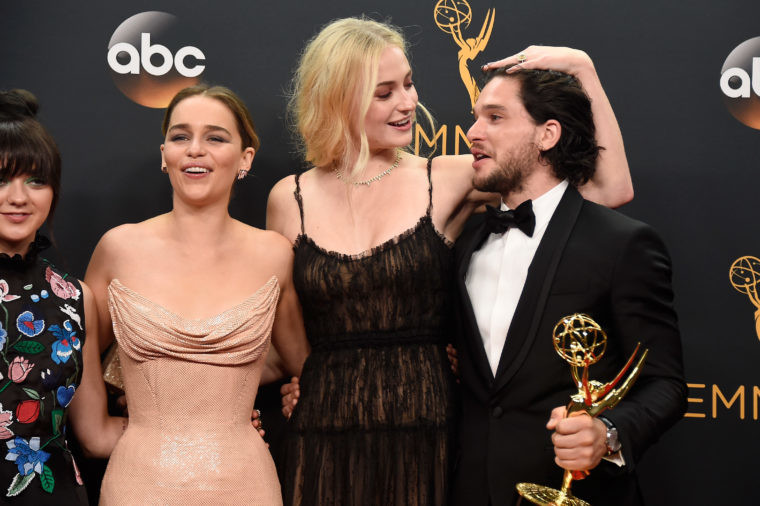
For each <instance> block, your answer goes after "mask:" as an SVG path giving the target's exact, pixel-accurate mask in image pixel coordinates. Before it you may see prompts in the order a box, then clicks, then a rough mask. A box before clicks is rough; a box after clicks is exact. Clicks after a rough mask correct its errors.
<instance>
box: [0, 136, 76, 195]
mask: <svg viewBox="0 0 760 506" xmlns="http://www.w3.org/2000/svg"><path fill="white" fill-rule="evenodd" d="M19 175H30V176H34V177H37V178H40V179H42V180H43V181H45V183H46V184H49V185H51V186H57V184H56V183H58V182H59V181H60V178H61V155H60V153H59V152H58V147H57V146H56V145H55V141H53V139H52V137H50V134H48V133H47V132H46V131H45V130H43V129H42V128H39V124H38V123H37V122H36V121H18V122H16V121H14V122H8V123H0V177H2V178H3V179H10V178H13V177H16V176H19Z"/></svg>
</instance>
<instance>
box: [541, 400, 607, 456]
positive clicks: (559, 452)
mask: <svg viewBox="0 0 760 506" xmlns="http://www.w3.org/2000/svg"><path fill="white" fill-rule="evenodd" d="M555 413H556V414H559V412H558V410H556V409H555V410H554V411H552V417H553V418H552V420H554V419H555V418H554V416H555ZM573 415H575V413H574V414H573ZM605 442H606V428H605V426H604V423H602V422H601V421H600V420H597V419H596V418H591V417H590V416H588V415H586V414H585V413H581V415H580V416H570V417H568V418H561V419H559V420H557V422H556V424H555V429H554V434H552V443H553V444H554V455H555V462H556V463H557V465H558V466H560V467H562V468H564V469H568V470H588V469H593V468H594V467H596V466H597V465H599V462H600V461H601V459H602V457H603V456H604V455H605V454H606V452H607V446H606V444H605Z"/></svg>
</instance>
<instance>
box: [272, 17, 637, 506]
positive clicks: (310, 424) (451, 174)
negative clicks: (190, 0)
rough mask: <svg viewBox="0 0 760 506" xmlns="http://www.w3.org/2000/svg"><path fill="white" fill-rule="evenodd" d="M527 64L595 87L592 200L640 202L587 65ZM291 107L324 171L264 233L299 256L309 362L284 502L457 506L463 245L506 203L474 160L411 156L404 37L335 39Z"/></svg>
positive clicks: (385, 28) (292, 180)
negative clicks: (458, 263) (482, 185)
mask: <svg viewBox="0 0 760 506" xmlns="http://www.w3.org/2000/svg"><path fill="white" fill-rule="evenodd" d="M521 60H522V66H523V68H546V67H549V68H553V69H556V70H560V71H563V72H566V73H571V74H573V75H575V76H576V77H578V78H579V79H580V80H581V81H582V83H583V84H584V86H585V89H586V91H587V92H588V94H589V95H590V96H591V98H592V99H593V103H594V113H595V117H596V126H597V132H598V140H599V143H600V145H603V146H604V147H605V148H606V151H605V152H604V155H603V156H602V157H600V158H601V161H600V164H599V165H600V166H599V170H598V171H597V175H596V176H595V178H594V179H593V180H592V181H590V182H589V183H588V184H587V185H585V186H584V187H582V188H581V192H582V193H584V195H585V196H586V197H587V198H590V199H591V200H596V201H597V202H601V203H604V204H607V205H620V204H622V203H624V202H625V201H626V200H628V199H630V198H631V183H630V177H629V174H628V168H627V162H626V159H625V152H624V149H623V144H622V138H621V135H620V131H619V129H618V127H617V123H616V121H615V118H614V114H613V112H612V109H611V107H610V105H609V102H608V101H607V99H606V97H605V95H604V92H603V90H602V88H601V85H600V84H599V81H598V78H597V77H596V74H595V71H594V68H593V65H592V63H591V61H590V59H589V58H588V56H586V55H585V53H582V52H580V51H575V50H571V49H567V48H544V47H529V48H527V49H526V50H525V51H524V57H521ZM516 61H517V58H516V57H511V58H507V59H505V60H502V61H501V62H497V63H496V64H494V65H503V64H505V63H510V62H516ZM290 105H291V111H292V115H293V118H294V123H295V125H296V127H297V130H298V134H299V136H300V138H301V140H302V144H303V152H304V157H305V159H306V160H307V161H308V162H309V163H311V164H312V165H313V168H311V169H310V170H308V171H306V172H304V173H303V174H300V175H296V176H289V177H286V178H285V179H283V180H281V181H280V182H278V183H277V185H276V186H275V187H274V188H273V189H272V192H271V194H270V197H269V204H268V210H267V227H268V228H270V229H272V230H275V231H278V232H280V233H281V234H283V235H284V236H285V237H287V238H288V239H289V240H290V241H291V242H292V243H293V247H294V251H295V259H294V272H293V278H294V284H295V286H296V290H297V291H298V295H299V297H300V300H301V304H302V306H303V315H304V322H305V326H306V332H307V336H308V339H309V342H310V344H311V348H312V351H311V355H310V356H309V358H308V359H307V360H306V362H305V364H304V367H303V373H302V376H301V378H300V393H299V394H295V395H300V397H298V404H297V407H296V409H294V411H293V413H292V417H291V420H290V427H291V434H290V437H289V439H288V441H287V443H286V451H285V453H286V455H285V459H286V460H285V466H286V467H285V471H284V478H283V489H284V502H285V504H304V505H312V504H320V505H322V504H324V505H326V504H341V505H360V504H362V505H363V504H397V505H434V504H444V503H445V502H446V494H447V479H448V476H449V471H450V466H451V464H452V446H451V438H452V434H453V432H454V422H455V410H456V408H455V381H454V378H453V376H452V373H451V372H450V370H449V362H448V360H447V357H446V351H445V346H446V343H447V342H450V341H451V338H450V336H449V332H450V331H451V325H450V321H449V317H450V315H451V312H452V310H453V303H452V298H453V294H454V291H453V286H452V284H453V281H454V276H453V255H452V249H451V248H452V244H453V241H454V240H455V239H456V238H457V236H458V235H459V233H460V232H461V230H462V227H463V225H464V222H465V221H466V219H467V218H468V217H469V215H470V214H471V213H472V212H473V210H474V209H476V208H477V207H479V206H481V205H482V204H483V203H485V202H487V201H490V200H493V196H492V195H489V194H483V193H478V192H476V191H474V190H473V188H472V183H471V180H472V171H473V169H472V162H473V158H472V156H469V155H466V156H443V157H438V158H435V159H433V160H427V159H425V158H422V157H419V156H415V155H414V154H411V153H409V152H406V151H404V150H402V148H404V147H405V146H408V145H409V144H410V143H411V141H412V133H413V127H414V121H415V114H416V111H417V109H418V108H419V107H420V106H419V103H418V98H417V91H416V89H415V87H414V83H413V81H412V71H411V68H410V66H409V62H408V58H407V55H406V44H405V42H404V39H403V36H402V34H401V32H400V31H399V30H398V29H396V28H394V27H392V26H389V25H387V24H384V23H378V22H375V21H371V20H366V19H342V20H338V21H335V22H333V23H330V24H329V25H327V26H326V27H324V28H323V29H322V30H321V31H320V32H319V34H317V35H316V37H314V38H313V39H312V40H311V41H310V42H309V43H308V45H307V47H306V49H305V51H304V53H303V55H302V57H301V60H300V63H299V66H298V69H297V72H296V75H295V80H294V90H293V96H292V100H291V104H290ZM295 395H294V396H295ZM290 406H292V405H289V406H286V408H289V407H290Z"/></svg>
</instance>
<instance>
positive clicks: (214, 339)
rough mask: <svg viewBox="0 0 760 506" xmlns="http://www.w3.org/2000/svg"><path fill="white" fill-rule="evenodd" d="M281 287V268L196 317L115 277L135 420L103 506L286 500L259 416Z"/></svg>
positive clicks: (115, 316)
mask: <svg viewBox="0 0 760 506" xmlns="http://www.w3.org/2000/svg"><path fill="white" fill-rule="evenodd" d="M279 292H280V290H279V285H278V283H277V279H276V278H275V277H272V278H271V279H270V280H269V281H268V282H267V283H266V284H265V285H264V286H262V287H261V288H260V289H259V290H258V291H256V293H254V294H253V295H251V296H250V297H249V298H247V299H246V300H244V301H243V302H241V303H239V304H237V305H236V306H234V307H232V308H230V309H228V310H226V311H224V312H223V313H221V314H219V315H217V316H213V317H211V318H206V319H202V320H190V319H186V318H183V317H181V316H179V315H177V314H174V313H172V312H171V311H169V310H167V309H165V308H163V307H161V306H160V305H158V304H156V303H154V302H152V301H151V300H149V299H147V298H146V297H144V296H142V295H140V294H139V293H137V292H135V291H133V290H130V289H129V288H127V287H126V286H124V285H123V284H121V283H120V282H119V281H118V280H116V279H114V280H113V281H112V282H111V284H110V285H109V287H108V304H109V310H110V312H111V318H112V321H113V328H114V334H115V336H116V339H117V341H118V343H119V350H120V360H121V364H122V370H123V374H124V385H125V389H126V395H127V405H128V406H129V427H128V428H127V430H126V432H125V433H124V435H123V436H122V438H121V439H120V440H119V443H118V444H117V445H116V448H115V449H114V451H113V454H112V455H111V459H110V460H109V462H108V468H107V470H106V475H105V477H104V479H103V485H102V489H101V498H100V503H101V504H102V505H132V504H146V505H164V504H167V505H168V504H181V505H183V506H187V505H194V504H198V505H200V504H202V505H208V504H214V505H217V504H241V503H242V504H256V505H267V506H269V505H279V504H281V503H282V499H281V495H280V485H279V482H278V480H277V473H276V471H275V467H274V463H273V462H272V458H271V456H270V454H269V451H268V450H267V448H266V446H265V445H264V442H263V441H262V439H261V437H260V436H259V435H258V433H257V432H256V430H255V429H254V428H253V427H252V425H251V411H252V409H253V403H254V399H255V397H256V391H257V388H258V385H259V379H260V378H261V373H262V369H263V367H264V360H262V359H264V358H265V357H266V353H267V351H268V349H269V341H270V336H271V330H272V323H273V322H274V314H275V309H276V306H277V300H278V298H279Z"/></svg>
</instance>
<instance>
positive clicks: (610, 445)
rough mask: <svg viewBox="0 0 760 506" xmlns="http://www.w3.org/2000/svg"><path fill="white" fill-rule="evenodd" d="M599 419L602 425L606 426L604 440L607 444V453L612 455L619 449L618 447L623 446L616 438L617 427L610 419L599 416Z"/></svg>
mask: <svg viewBox="0 0 760 506" xmlns="http://www.w3.org/2000/svg"><path fill="white" fill-rule="evenodd" d="M599 420H601V421H602V422H603V423H604V425H605V426H606V427H607V439H606V441H605V444H606V445H607V455H608V456H609V455H612V454H613V453H617V452H619V451H620V448H621V447H622V446H623V445H622V444H621V443H620V440H619V439H618V430H617V427H615V424H613V423H612V422H611V421H609V420H608V419H607V418H605V417H603V416H600V417H599Z"/></svg>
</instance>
